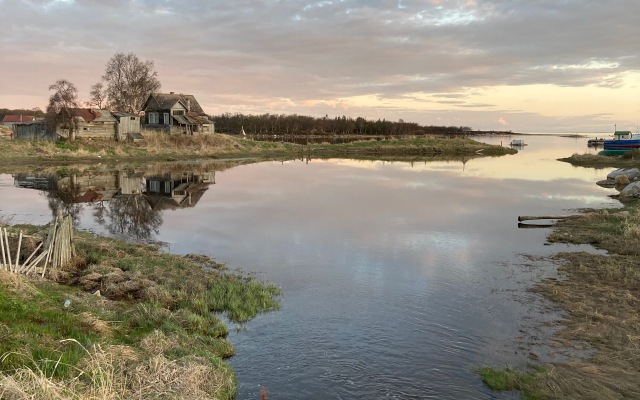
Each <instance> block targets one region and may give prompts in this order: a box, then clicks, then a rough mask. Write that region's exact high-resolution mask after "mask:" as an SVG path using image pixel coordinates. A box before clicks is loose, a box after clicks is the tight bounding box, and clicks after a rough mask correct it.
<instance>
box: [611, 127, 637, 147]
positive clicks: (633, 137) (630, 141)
mask: <svg viewBox="0 0 640 400" xmlns="http://www.w3.org/2000/svg"><path fill="white" fill-rule="evenodd" d="M639 148H640V134H638V133H631V131H615V133H614V134H613V139H607V140H605V141H604V150H605V151H606V150H624V151H631V150H634V149H639Z"/></svg>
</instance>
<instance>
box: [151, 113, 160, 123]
mask: <svg viewBox="0 0 640 400" xmlns="http://www.w3.org/2000/svg"><path fill="white" fill-rule="evenodd" d="M149 123H150V124H159V123H160V116H159V115H158V113H157V112H150V113H149Z"/></svg>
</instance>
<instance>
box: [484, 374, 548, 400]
mask: <svg viewBox="0 0 640 400" xmlns="http://www.w3.org/2000/svg"><path fill="white" fill-rule="evenodd" d="M541 372H543V371H542V370H537V369H536V370H533V371H531V372H527V373H523V372H518V371H515V370H513V369H510V368H505V369H496V368H492V367H483V368H480V369H479V370H478V373H479V374H480V377H481V378H482V381H483V382H484V383H485V384H486V385H487V386H489V387H490V388H491V389H493V390H497V391H510V390H517V391H519V392H520V393H521V395H522V398H523V399H524V400H542V399H547V397H546V396H545V395H543V394H542V393H541V392H540V391H539V389H538V388H537V387H536V377H537V376H538V375H539V374H540V373H541Z"/></svg>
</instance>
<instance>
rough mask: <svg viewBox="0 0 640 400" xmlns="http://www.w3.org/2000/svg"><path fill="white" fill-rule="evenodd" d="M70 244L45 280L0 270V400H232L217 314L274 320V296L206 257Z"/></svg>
mask: <svg viewBox="0 0 640 400" xmlns="http://www.w3.org/2000/svg"><path fill="white" fill-rule="evenodd" d="M18 229H20V230H21V231H23V232H26V233H28V234H33V235H38V231H39V228H38V227H33V226H16V227H12V228H10V230H14V231H17V230H18ZM25 243H26V242H25ZM24 245H25V244H23V246H24ZM75 245H76V251H77V257H76V258H75V259H74V260H73V262H72V263H71V264H70V265H68V266H67V267H65V268H63V269H61V270H58V271H56V272H55V273H54V274H51V276H50V277H49V279H44V278H26V277H25V276H23V275H19V274H15V273H12V272H9V271H4V270H0V338H1V339H2V340H0V398H3V399H24V398H36V399H107V398H109V399H129V398H171V399H231V398H233V396H234V394H235V390H236V389H235V387H236V382H235V377H234V374H233V371H232V369H231V367H230V366H229V365H228V364H227V363H226V362H225V361H224V360H225V358H228V357H230V356H232V355H233V354H234V349H233V347H232V346H231V344H230V343H229V342H228V341H227V340H226V336H227V333H228V328H227V326H226V325H225V324H224V323H223V322H222V321H221V320H220V319H219V318H218V317H217V316H216V315H220V314H224V315H226V317H227V318H228V319H229V320H231V321H233V322H236V323H242V322H245V321H248V320H250V319H251V318H253V317H254V316H255V315H256V314H257V313H261V312H266V311H269V310H275V309H277V308H278V307H279V305H278V300H277V298H278V295H279V293H280V290H279V289H278V288H277V287H275V286H273V285H270V284H265V283H262V282H258V281H256V280H253V279H251V278H249V277H247V276H244V275H242V274H239V273H232V272H229V271H226V270H225V266H224V265H221V264H218V263H217V262H215V261H214V260H212V259H210V258H208V257H205V256H194V255H187V256H177V255H171V254H167V253H165V252H163V251H161V250H159V249H158V248H157V247H155V246H150V245H135V244H128V243H125V242H122V241H119V240H115V239H109V238H104V237H98V236H95V235H93V234H89V233H85V232H76V236H75Z"/></svg>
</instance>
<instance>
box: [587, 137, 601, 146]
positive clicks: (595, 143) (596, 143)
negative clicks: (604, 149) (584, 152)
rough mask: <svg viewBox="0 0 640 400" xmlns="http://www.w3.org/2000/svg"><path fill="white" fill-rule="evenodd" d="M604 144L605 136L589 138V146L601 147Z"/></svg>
mask: <svg viewBox="0 0 640 400" xmlns="http://www.w3.org/2000/svg"><path fill="white" fill-rule="evenodd" d="M603 145H604V138H595V139H589V140H587V146H588V147H600V146H603Z"/></svg>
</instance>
